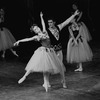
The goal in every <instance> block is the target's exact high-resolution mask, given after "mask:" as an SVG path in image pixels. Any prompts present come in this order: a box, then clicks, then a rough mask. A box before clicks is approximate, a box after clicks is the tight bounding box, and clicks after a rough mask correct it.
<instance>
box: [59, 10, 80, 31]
mask: <svg viewBox="0 0 100 100" xmlns="http://www.w3.org/2000/svg"><path fill="white" fill-rule="evenodd" d="M78 14H79V12H78V10H76V11H75V13H74V14H73V15H72V16H70V17H69V18H68V19H66V20H65V21H64V22H63V23H61V24H58V27H59V29H60V30H62V29H63V28H64V27H65V26H66V25H67V24H69V23H70V21H71V20H72V19H73V18H74V17H75V16H76V15H78Z"/></svg>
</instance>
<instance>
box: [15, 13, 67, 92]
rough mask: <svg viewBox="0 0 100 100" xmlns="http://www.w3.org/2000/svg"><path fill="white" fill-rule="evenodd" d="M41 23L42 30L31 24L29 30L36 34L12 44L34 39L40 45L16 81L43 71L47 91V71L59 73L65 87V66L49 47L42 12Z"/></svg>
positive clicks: (20, 81)
mask: <svg viewBox="0 0 100 100" xmlns="http://www.w3.org/2000/svg"><path fill="white" fill-rule="evenodd" d="M40 18H41V23H42V27H43V31H41V29H40V28H39V27H38V26H37V25H33V26H32V27H31V31H34V32H35V33H36V34H37V35H35V36H33V37H31V38H26V39H22V40H19V41H17V42H16V43H15V44H14V45H18V44H19V43H20V42H26V41H32V40H36V41H39V42H40V43H41V45H42V46H41V47H39V48H38V49H37V50H35V52H34V54H33V55H32V57H31V59H30V60H29V62H28V64H27V66H26V68H25V70H26V73H25V75H24V76H23V77H22V78H21V79H20V80H19V81H18V83H19V84H20V83H22V82H23V81H24V80H25V79H26V77H27V76H28V75H29V74H30V73H32V72H43V76H44V84H43V87H44V88H45V90H46V92H47V91H48V87H50V84H49V77H48V75H49V73H51V74H56V73H60V74H61V76H62V82H63V87H64V88H66V83H65V75H64V72H65V67H64V65H63V63H62V62H61V61H60V60H59V58H58V57H57V55H56V54H55V51H54V50H53V48H51V44H50V38H49V35H48V33H47V31H46V27H45V23H44V20H43V14H42V13H40Z"/></svg>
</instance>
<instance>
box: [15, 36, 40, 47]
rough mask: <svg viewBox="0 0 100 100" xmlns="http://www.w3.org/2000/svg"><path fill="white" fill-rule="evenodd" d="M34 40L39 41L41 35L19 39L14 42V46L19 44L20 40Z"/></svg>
mask: <svg viewBox="0 0 100 100" xmlns="http://www.w3.org/2000/svg"><path fill="white" fill-rule="evenodd" d="M32 40H37V41H39V36H37V35H36V36H33V37H31V38H25V39H21V40H18V41H17V42H15V43H14V46H15V45H18V44H19V43H20V42H28V41H32Z"/></svg>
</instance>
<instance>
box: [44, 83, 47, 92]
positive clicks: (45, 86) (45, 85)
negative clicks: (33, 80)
mask: <svg viewBox="0 0 100 100" xmlns="http://www.w3.org/2000/svg"><path fill="white" fill-rule="evenodd" d="M43 87H44V88H45V90H46V92H48V85H47V84H43Z"/></svg>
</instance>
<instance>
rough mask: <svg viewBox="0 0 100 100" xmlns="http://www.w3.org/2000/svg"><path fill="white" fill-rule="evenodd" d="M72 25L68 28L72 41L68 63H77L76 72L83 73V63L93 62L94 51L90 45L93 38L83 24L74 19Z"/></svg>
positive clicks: (68, 53)
mask: <svg viewBox="0 0 100 100" xmlns="http://www.w3.org/2000/svg"><path fill="white" fill-rule="evenodd" d="M71 23H72V24H71V25H70V26H69V27H68V29H69V33H70V39H69V42H68V46H67V55H66V60H67V62H68V63H77V69H76V70H75V71H83V67H82V62H86V61H91V60H92V58H93V53H92V50H91V48H90V46H89V44H88V41H90V40H91V39H92V37H91V35H90V33H89V31H88V29H87V27H86V25H85V24H84V23H83V22H77V20H76V19H75V18H74V19H73V20H72V21H71Z"/></svg>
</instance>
